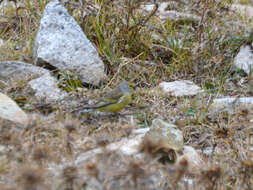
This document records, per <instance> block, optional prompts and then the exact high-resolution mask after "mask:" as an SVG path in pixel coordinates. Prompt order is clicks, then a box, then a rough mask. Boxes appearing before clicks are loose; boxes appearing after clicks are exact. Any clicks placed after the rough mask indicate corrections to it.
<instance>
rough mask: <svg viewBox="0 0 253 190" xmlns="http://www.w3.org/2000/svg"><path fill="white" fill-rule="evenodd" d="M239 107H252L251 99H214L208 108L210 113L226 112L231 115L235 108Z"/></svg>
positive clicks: (252, 100) (252, 98)
mask: <svg viewBox="0 0 253 190" xmlns="http://www.w3.org/2000/svg"><path fill="white" fill-rule="evenodd" d="M239 106H250V107H252V106H253V97H244V98H235V97H227V98H216V99H214V100H213V103H212V105H211V107H210V110H211V111H212V112H218V111H227V112H229V113H233V112H234V111H235V109H236V108H238V107H239Z"/></svg>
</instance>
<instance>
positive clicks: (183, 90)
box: [159, 80, 203, 96]
mask: <svg viewBox="0 0 253 190" xmlns="http://www.w3.org/2000/svg"><path fill="white" fill-rule="evenodd" d="M159 87H160V89H161V90H162V91H163V92H164V93H166V94H168V95H170V96H193V95H196V94H198V93H201V92H203V90H201V88H200V87H198V86H197V85H195V84H194V83H193V82H192V81H188V80H181V81H174V82H161V83H160V84H159Z"/></svg>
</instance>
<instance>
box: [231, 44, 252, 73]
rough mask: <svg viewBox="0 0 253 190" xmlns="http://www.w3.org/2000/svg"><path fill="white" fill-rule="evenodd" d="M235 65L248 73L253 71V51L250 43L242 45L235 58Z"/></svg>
mask: <svg viewBox="0 0 253 190" xmlns="http://www.w3.org/2000/svg"><path fill="white" fill-rule="evenodd" d="M252 46H253V44H252ZM234 65H235V66H236V67H238V68H240V69H243V70H244V72H245V73H247V74H250V72H251V71H252V72H253V53H252V50H251V47H250V46H249V45H246V46H242V47H241V49H240V51H239V53H238V54H237V55H236V57H235V58H234Z"/></svg>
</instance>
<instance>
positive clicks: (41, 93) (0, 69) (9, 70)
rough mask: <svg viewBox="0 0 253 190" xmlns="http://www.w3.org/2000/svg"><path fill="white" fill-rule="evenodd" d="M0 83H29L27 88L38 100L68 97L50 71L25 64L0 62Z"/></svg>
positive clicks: (49, 100) (55, 99) (54, 99)
mask: <svg viewBox="0 0 253 190" xmlns="http://www.w3.org/2000/svg"><path fill="white" fill-rule="evenodd" d="M0 81H4V82H6V83H15V81H22V83H27V86H30V87H31V88H32V89H33V90H34V91H35V96H36V97H37V98H39V99H44V100H45V101H48V102H51V101H57V100H61V99H62V98H64V97H65V96H66V93H65V92H63V91H61V90H60V89H59V88H58V87H57V81H56V80H55V79H54V78H53V77H52V76H51V75H50V72H49V71H48V70H46V69H43V68H40V67H37V66H34V65H32V64H28V63H24V62H18V61H6V62H0ZM23 85H24V84H23ZM24 86H26V85H24Z"/></svg>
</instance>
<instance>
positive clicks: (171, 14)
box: [142, 2, 201, 22]
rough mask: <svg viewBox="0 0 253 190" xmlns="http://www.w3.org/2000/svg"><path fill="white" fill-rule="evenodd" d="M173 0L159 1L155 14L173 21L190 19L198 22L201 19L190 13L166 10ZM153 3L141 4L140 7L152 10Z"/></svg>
mask: <svg viewBox="0 0 253 190" xmlns="http://www.w3.org/2000/svg"><path fill="white" fill-rule="evenodd" d="M171 3H173V2H161V3H159V7H158V10H157V12H156V15H157V16H159V17H160V19H162V20H167V19H171V20H174V21H179V20H191V21H194V22H199V21H200V20H201V17H199V16H197V15H194V14H190V13H182V12H178V11H174V10H168V9H167V8H168V7H169V6H170V5H171ZM154 7H155V5H154V4H147V5H143V6H142V8H143V9H144V10H146V11H148V12H150V11H152V10H153V9H154Z"/></svg>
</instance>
